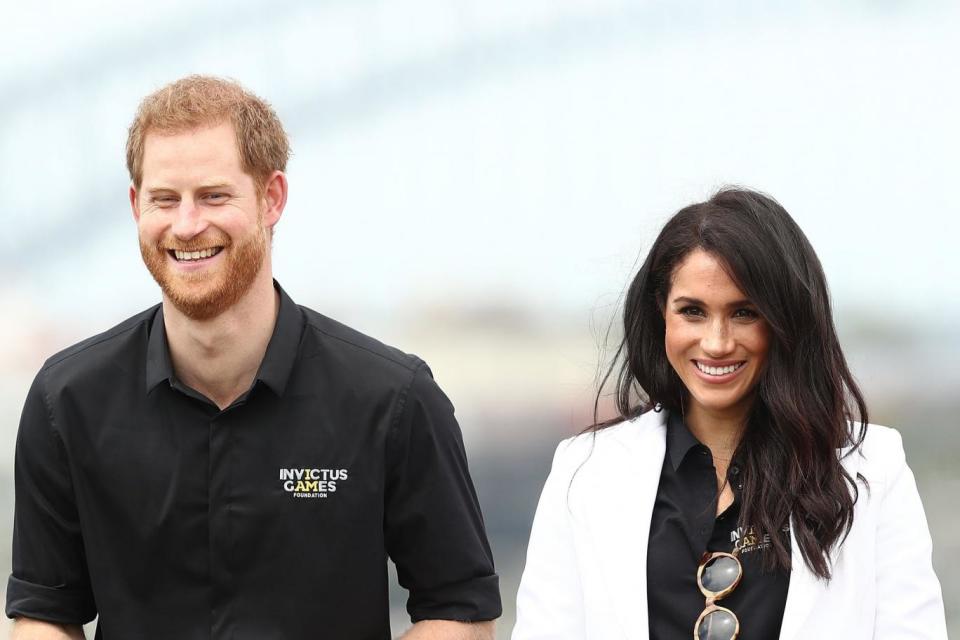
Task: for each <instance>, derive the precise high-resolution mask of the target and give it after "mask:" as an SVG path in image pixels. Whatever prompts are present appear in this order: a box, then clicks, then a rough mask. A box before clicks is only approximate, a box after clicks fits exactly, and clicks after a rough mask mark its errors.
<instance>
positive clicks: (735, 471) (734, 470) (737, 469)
mask: <svg viewBox="0 0 960 640" xmlns="http://www.w3.org/2000/svg"><path fill="white" fill-rule="evenodd" d="M739 473H740V467H738V466H737V465H733V466H732V467H730V475H732V476H735V475H737V474H739Z"/></svg>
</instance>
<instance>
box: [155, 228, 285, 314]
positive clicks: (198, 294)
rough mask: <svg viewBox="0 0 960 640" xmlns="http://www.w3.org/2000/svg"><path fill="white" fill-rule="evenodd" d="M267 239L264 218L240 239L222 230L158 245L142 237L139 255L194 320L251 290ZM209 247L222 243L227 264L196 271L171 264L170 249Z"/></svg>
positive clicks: (223, 308) (229, 304)
mask: <svg viewBox="0 0 960 640" xmlns="http://www.w3.org/2000/svg"><path fill="white" fill-rule="evenodd" d="M268 243H269V239H268V235H267V232H266V230H265V228H264V227H263V223H262V220H258V221H257V228H256V230H255V231H254V233H251V234H250V235H249V236H247V237H245V238H242V239H241V240H240V241H239V242H232V241H231V240H230V238H229V237H227V235H226V234H224V233H223V232H222V231H214V232H211V233H205V234H203V235H201V236H198V237H196V238H194V239H192V240H191V241H190V242H187V243H184V242H177V241H176V240H173V239H171V238H164V239H162V240H161V241H160V243H159V244H158V245H150V244H147V243H145V242H143V240H141V241H140V255H142V256H143V262H144V264H146V265H147V269H148V270H149V271H150V275H152V276H153V279H154V280H156V281H157V284H158V285H160V289H161V290H162V291H163V293H164V295H165V296H166V297H167V299H168V300H170V302H171V303H172V304H173V306H174V307H176V309H177V310H178V311H180V312H181V313H182V314H184V315H185V316H187V317H188V318H191V319H192V320H210V319H211V318H215V317H217V316H218V315H220V314H221V313H223V312H224V311H226V310H227V309H229V308H230V307H232V306H233V305H234V304H236V302H237V301H238V300H240V298H242V297H243V296H244V294H246V293H247V291H249V290H250V288H251V287H252V286H253V283H254V281H255V280H256V278H257V274H259V273H260V269H261V268H262V267H263V261H264V259H265V258H266V255H267V246H268ZM207 247H222V249H221V250H220V253H222V254H223V256H222V258H221V262H223V263H224V264H219V265H216V268H207V269H202V270H198V271H195V272H177V271H176V270H175V269H173V268H172V265H171V264H170V257H169V253H168V252H169V251H170V250H172V249H177V250H180V251H199V250H200V249H204V248H207Z"/></svg>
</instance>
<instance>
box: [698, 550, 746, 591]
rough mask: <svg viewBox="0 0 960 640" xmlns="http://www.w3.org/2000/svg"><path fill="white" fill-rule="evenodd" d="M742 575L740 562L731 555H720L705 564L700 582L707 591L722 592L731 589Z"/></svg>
mask: <svg viewBox="0 0 960 640" xmlns="http://www.w3.org/2000/svg"><path fill="white" fill-rule="evenodd" d="M739 577H740V563H739V562H737V561H736V560H734V559H733V558H731V557H729V556H719V557H717V558H714V559H713V560H711V561H710V562H708V563H707V564H705V565H704V567H703V575H702V576H701V577H700V584H701V585H702V586H703V588H704V589H706V590H707V591H712V592H713V593H720V592H721V591H723V590H724V589H729V588H730V586H731V585H733V583H734V582H736V581H737V578H739Z"/></svg>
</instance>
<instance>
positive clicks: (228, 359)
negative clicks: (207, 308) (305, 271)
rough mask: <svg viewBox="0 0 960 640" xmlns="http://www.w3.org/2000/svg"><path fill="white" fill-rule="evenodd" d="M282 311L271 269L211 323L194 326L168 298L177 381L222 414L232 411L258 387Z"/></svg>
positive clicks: (165, 314)
mask: <svg viewBox="0 0 960 640" xmlns="http://www.w3.org/2000/svg"><path fill="white" fill-rule="evenodd" d="M264 266H265V267H266V265H264ZM279 309H280V294H279V293H277V291H276V290H275V289H274V288H273V278H272V277H271V275H270V270H269V269H267V268H264V269H263V270H262V272H261V275H259V276H257V279H256V280H255V281H254V283H253V286H252V287H250V290H249V291H247V293H246V294H244V296H243V297H242V298H240V300H238V301H237V303H236V304H234V305H233V306H232V307H230V308H229V309H227V310H226V311H224V312H223V313H221V314H220V315H218V316H217V317H215V318H211V319H210V320H193V319H191V318H189V317H187V316H185V315H183V314H182V313H181V312H180V311H179V310H178V309H177V308H176V307H174V306H173V304H171V303H170V301H169V300H168V299H167V298H166V297H164V300H163V319H164V326H165V328H166V331H167V343H168V344H169V347H170V360H171V362H172V363H173V370H174V371H175V372H176V374H177V378H179V380H180V381H181V382H183V383H184V384H186V385H187V386H189V387H190V388H192V389H194V390H196V391H199V392H200V393H202V394H203V395H205V396H206V397H207V398H209V399H210V400H212V401H213V402H214V403H216V405H217V406H218V407H220V408H221V409H225V408H226V407H228V406H230V405H231V404H232V403H233V402H234V401H235V400H236V399H237V398H239V397H240V396H241V395H243V394H244V393H246V392H247V390H248V389H249V388H250V385H252V384H253V380H254V377H255V376H256V374H257V370H258V369H259V368H260V363H261V362H263V357H264V354H265V353H266V351H267V345H268V344H269V343H270V336H271V335H273V328H274V325H275V324H276V320H277V313H278V311H279Z"/></svg>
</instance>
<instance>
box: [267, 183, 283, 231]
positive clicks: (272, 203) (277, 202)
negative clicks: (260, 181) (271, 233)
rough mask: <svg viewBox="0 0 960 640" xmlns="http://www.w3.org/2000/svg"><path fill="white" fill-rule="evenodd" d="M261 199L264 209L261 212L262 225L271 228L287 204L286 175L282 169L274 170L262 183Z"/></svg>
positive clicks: (278, 219)
mask: <svg viewBox="0 0 960 640" xmlns="http://www.w3.org/2000/svg"><path fill="white" fill-rule="evenodd" d="M263 200H264V203H265V205H266V210H265V211H264V212H263V226H265V227H267V228H268V229H271V230H272V229H273V226H274V225H275V224H277V222H279V221H280V216H282V215H283V209H284V207H286V206H287V175H286V174H285V173H284V172H283V171H274V172H273V173H272V174H270V177H269V178H268V179H267V181H266V183H265V184H264V185H263Z"/></svg>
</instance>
